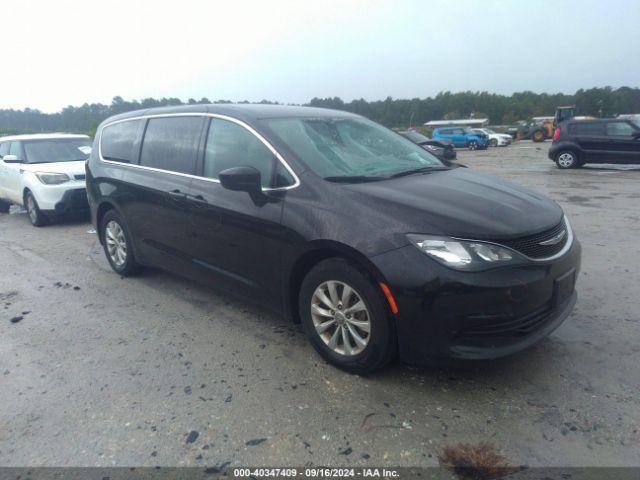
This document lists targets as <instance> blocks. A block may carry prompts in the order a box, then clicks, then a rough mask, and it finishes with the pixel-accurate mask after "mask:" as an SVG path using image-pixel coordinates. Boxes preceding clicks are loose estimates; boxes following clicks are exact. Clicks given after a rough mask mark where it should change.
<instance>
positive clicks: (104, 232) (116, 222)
mask: <svg viewBox="0 0 640 480" xmlns="http://www.w3.org/2000/svg"><path fill="white" fill-rule="evenodd" d="M100 238H101V239H102V242H103V245H102V246H103V248H104V254H105V255H106V257H107V260H108V261H109V265H111V268H112V269H113V271H114V272H116V273H117V274H118V275H121V276H123V277H131V276H134V275H136V274H137V273H139V271H140V265H139V264H138V262H137V261H136V257H135V255H134V253H133V247H132V241H131V234H130V233H129V229H128V228H127V226H126V224H125V223H124V221H123V220H122V218H121V217H120V215H119V214H118V212H116V211H115V210H109V211H108V212H107V213H105V215H104V217H102V222H101V223H100Z"/></svg>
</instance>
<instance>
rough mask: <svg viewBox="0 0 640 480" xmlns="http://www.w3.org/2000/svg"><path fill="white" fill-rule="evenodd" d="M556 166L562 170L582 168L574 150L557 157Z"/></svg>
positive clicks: (561, 153) (565, 151)
mask: <svg viewBox="0 0 640 480" xmlns="http://www.w3.org/2000/svg"><path fill="white" fill-rule="evenodd" d="M556 165H558V168H560V169H562V170H566V169H568V168H577V167H579V166H581V164H580V159H579V158H578V155H577V154H576V153H575V152H574V151H572V150H562V151H560V152H558V154H557V155H556Z"/></svg>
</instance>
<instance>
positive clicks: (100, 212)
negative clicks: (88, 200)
mask: <svg viewBox="0 0 640 480" xmlns="http://www.w3.org/2000/svg"><path fill="white" fill-rule="evenodd" d="M110 210H115V211H116V212H118V214H120V215H122V213H121V212H120V210H119V209H118V208H117V207H116V205H115V203H113V202H111V201H109V200H103V201H102V202H101V203H100V204H99V205H98V208H97V209H96V232H97V234H98V239H99V240H100V243H101V244H104V238H103V236H102V232H101V229H100V225H101V224H102V219H103V218H104V216H105V215H106V214H107V212H108V211H110Z"/></svg>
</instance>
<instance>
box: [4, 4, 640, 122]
mask: <svg viewBox="0 0 640 480" xmlns="http://www.w3.org/2000/svg"><path fill="white" fill-rule="evenodd" d="M7 3H8V4H10V6H7V5H5V6H4V8H3V9H2V14H0V17H2V18H3V19H4V20H5V21H3V22H2V25H3V26H2V32H1V35H2V47H3V48H2V58H3V63H4V66H3V68H2V75H1V77H0V78H1V79H0V108H24V107H32V108H39V109H41V110H43V111H48V112H50V111H57V110H59V109H60V108H62V107H64V106H66V105H70V104H71V105H80V104H82V103H85V102H89V103H91V102H102V103H110V101H111V98H112V97H113V96H115V95H120V96H122V97H124V98H126V99H140V98H144V97H163V96H167V97H169V96H171V97H179V98H181V99H183V100H186V99H188V98H189V97H193V98H201V97H203V96H205V97H208V98H209V99H211V100H214V99H221V98H224V99H230V100H234V101H238V100H245V99H247V100H250V101H259V100H261V99H269V100H274V101H280V102H291V103H303V102H307V101H309V100H310V99H311V98H312V97H325V96H339V97H342V98H343V99H344V100H352V99H354V98H361V97H362V98H365V99H367V100H376V99H383V98H385V97H387V96H392V97H394V98H411V97H427V96H432V95H435V94H437V93H438V92H439V91H443V90H450V91H460V90H487V91H491V92H497V93H505V94H510V93H512V92H514V91H522V90H533V91H536V92H567V93H573V92H574V91H575V90H577V89H578V88H583V87H584V88H589V87H593V86H605V85H611V86H613V87H619V86H622V85H628V86H636V87H637V86H639V85H640V0H617V1H616V0H607V1H604V0H603V1H592V0H579V1H573V0H572V1H569V0H567V1H563V0H555V1H544V0H543V1H540V0H533V1H527V0H514V1H507V0H504V1H488V0H476V1H472V0H453V1H451V0H449V1H434V0H429V1H426V0H418V1H410V0H406V1H405V0H395V1H393V0H390V1H375V0H366V1H356V0H353V1H349V0H344V1H322V0H311V1H307V0H296V1H279V0H267V1H242V0H227V1H221V2H217V1H212V0H204V1H196V0H180V1H171V2H168V1H167V2H165V1H159V0H155V1H148V2H145V1H136V0H123V1H120V0H115V1H113V0H111V1H104V0H100V1H97V0H80V1H75V0H66V1H60V0H57V1H56V0H42V1H29V0H21V1H13V2H7Z"/></svg>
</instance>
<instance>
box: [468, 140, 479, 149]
mask: <svg viewBox="0 0 640 480" xmlns="http://www.w3.org/2000/svg"><path fill="white" fill-rule="evenodd" d="M477 148H478V144H477V142H476V141H475V140H473V141H471V142H469V150H475V149H477Z"/></svg>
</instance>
